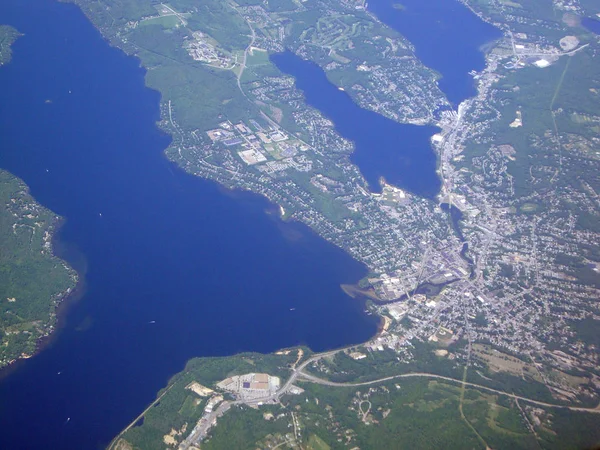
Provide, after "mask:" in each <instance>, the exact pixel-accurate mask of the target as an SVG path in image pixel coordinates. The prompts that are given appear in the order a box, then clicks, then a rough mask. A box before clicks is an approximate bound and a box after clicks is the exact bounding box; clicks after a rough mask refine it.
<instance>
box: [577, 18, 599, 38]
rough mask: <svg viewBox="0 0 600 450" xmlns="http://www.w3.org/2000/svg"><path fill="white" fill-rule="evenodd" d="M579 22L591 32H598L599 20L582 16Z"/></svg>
mask: <svg viewBox="0 0 600 450" xmlns="http://www.w3.org/2000/svg"><path fill="white" fill-rule="evenodd" d="M581 24H582V25H583V26H584V27H586V28H587V29H588V30H590V31H591V32H592V33H596V34H600V20H598V19H593V18H589V17H584V18H583V19H582V21H581Z"/></svg>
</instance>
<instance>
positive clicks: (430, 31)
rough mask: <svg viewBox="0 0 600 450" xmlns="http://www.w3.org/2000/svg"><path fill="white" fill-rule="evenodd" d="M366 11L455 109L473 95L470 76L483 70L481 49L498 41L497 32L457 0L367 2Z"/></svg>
mask: <svg viewBox="0 0 600 450" xmlns="http://www.w3.org/2000/svg"><path fill="white" fill-rule="evenodd" d="M367 9H368V10H369V11H370V12H372V13H374V14H375V15H376V16H377V17H378V18H379V20H381V21H382V22H383V23H385V24H386V25H388V26H390V27H391V28H393V29H395V30H396V31H398V32H399V33H401V34H402V35H404V36H405V37H406V38H407V39H408V40H409V41H410V42H411V43H412V44H413V45H414V46H415V49H416V55H417V57H418V58H419V59H420V60H421V62H423V64H425V65H426V66H427V67H429V68H431V69H433V70H435V71H437V72H438V73H439V74H440V76H441V79H440V80H439V86H440V89H441V90H442V91H443V92H444V93H445V94H446V97H447V98H448V100H450V102H452V103H453V104H454V105H455V106H456V105H458V104H459V103H460V102H462V101H463V100H465V99H467V98H469V97H473V96H474V95H475V94H476V89H475V85H474V83H473V79H472V77H471V76H470V75H469V72H471V71H472V70H475V71H480V70H482V69H483V68H484V67H485V57H484V53H483V48H484V47H485V45H486V44H488V43H490V42H492V41H494V40H497V39H499V38H500V37H501V36H502V33H501V31H500V30H498V29H497V28H495V27H494V26H492V25H490V24H488V23H486V22H484V21H483V20H481V19H480V18H479V17H477V16H476V15H475V14H474V13H473V12H471V11H470V10H469V9H468V8H467V7H466V6H464V5H463V4H462V3H460V2H459V1H457V0H426V1H424V0H369V3H368V7H367Z"/></svg>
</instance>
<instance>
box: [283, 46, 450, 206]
mask: <svg viewBox="0 0 600 450" xmlns="http://www.w3.org/2000/svg"><path fill="white" fill-rule="evenodd" d="M271 59H272V61H273V62H274V63H275V64H276V65H277V67H278V68H279V70H281V71H282V72H285V73H287V74H289V75H292V76H293V77H295V78H296V86H297V87H298V89H301V90H302V91H303V92H304V96H305V99H306V102H307V103H308V104H309V105H311V106H313V107H315V108H316V109H318V110H319V111H321V112H322V113H323V114H324V115H325V116H326V117H328V118H329V119H331V120H332V121H333V123H334V124H335V128H336V130H337V131H338V133H339V134H340V135H341V136H343V137H345V138H346V139H350V140H351V141H353V142H354V144H355V151H354V153H353V154H352V156H351V159H352V161H353V162H354V163H355V164H356V165H357V166H358V167H359V169H360V171H361V172H362V174H363V176H364V177H365V178H366V180H367V182H368V183H369V187H370V189H371V190H373V191H377V192H379V191H380V190H381V189H380V186H379V178H380V177H384V178H385V180H386V181H387V182H388V183H391V184H393V185H395V186H398V187H401V188H405V189H408V190H409V191H411V192H413V193H415V194H417V195H420V196H422V197H428V198H433V197H435V195H436V194H437V193H438V192H439V189H440V180H439V178H438V176H437V173H436V165H437V160H436V156H435V154H434V153H433V150H432V148H431V145H430V139H431V136H432V135H433V134H435V133H436V132H437V131H438V129H437V128H435V127H431V126H416V125H403V124H399V123H397V122H395V121H393V120H391V119H387V118H385V117H383V116H381V115H379V114H377V113H374V112H372V111H368V110H366V109H362V108H360V107H359V106H358V105H357V104H356V103H354V102H353V100H352V99H351V98H350V96H349V95H348V94H347V93H346V92H344V91H340V90H339V89H338V88H337V87H336V86H335V85H334V84H332V83H331V82H330V81H329V80H328V79H327V76H326V75H325V72H324V71H323V70H322V69H321V68H320V67H319V66H318V65H316V64H314V63H312V62H310V61H306V60H303V59H302V58H300V57H299V56H297V55H295V54H294V53H292V52H290V51H286V52H283V53H278V54H275V55H273V56H272V57H271Z"/></svg>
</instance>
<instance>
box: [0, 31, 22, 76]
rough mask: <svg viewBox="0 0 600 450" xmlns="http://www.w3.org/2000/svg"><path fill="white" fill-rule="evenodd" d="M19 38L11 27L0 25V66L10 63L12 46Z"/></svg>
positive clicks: (17, 33)
mask: <svg viewBox="0 0 600 450" xmlns="http://www.w3.org/2000/svg"><path fill="white" fill-rule="evenodd" d="M19 36H20V34H19V32H18V31H17V30H16V29H14V28H13V27H11V26H8V25H0V66H2V65H4V64H7V63H9V62H10V59H11V57H12V49H11V47H12V45H13V43H14V42H15V41H16V40H17V39H18V37H19Z"/></svg>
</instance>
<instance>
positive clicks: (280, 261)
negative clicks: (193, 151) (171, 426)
mask: <svg viewBox="0 0 600 450" xmlns="http://www.w3.org/2000/svg"><path fill="white" fill-rule="evenodd" d="M0 17H1V18H2V22H3V23H6V24H9V25H12V26H14V27H16V28H17V29H18V30H19V31H20V32H21V33H23V34H24V36H22V37H21V38H20V39H19V40H18V41H17V42H16V44H15V46H14V52H13V60H12V62H11V63H10V64H8V65H6V66H4V67H2V68H0V83H1V85H2V89H1V90H0V135H1V136H2V140H1V152H0V167H2V168H5V169H7V170H9V171H10V172H12V173H14V174H15V175H17V176H19V177H21V178H23V179H24V181H25V182H26V183H27V184H28V185H29V186H30V188H31V192H32V194H33V196H34V197H35V198H36V199H37V200H38V201H39V202H40V203H42V204H43V205H44V206H46V207H48V208H50V209H52V210H53V211H55V212H56V213H58V214H60V215H62V216H63V217H64V218H65V219H66V223H65V225H64V227H63V228H62V230H61V232H60V236H59V237H60V240H61V242H62V243H64V245H66V246H68V247H69V248H71V249H76V251H77V253H78V254H80V255H82V258H85V265H86V266H87V273H86V291H85V293H84V295H83V296H82V298H81V299H80V300H79V301H78V302H77V303H75V304H74V305H72V306H71V307H70V308H69V309H68V310H67V311H66V313H65V317H64V321H65V325H64V327H63V328H62V329H61V330H60V331H58V332H57V335H56V337H55V339H54V341H53V342H52V344H51V345H50V346H49V347H48V348H46V349H44V350H43V351H42V352H41V353H40V354H38V355H36V356H35V357H33V358H31V359H29V360H26V361H23V362H21V363H19V364H18V365H17V366H16V367H15V369H14V370H12V371H10V372H9V373H8V374H7V375H6V376H5V377H4V378H2V379H1V381H0V423H1V424H2V433H0V448H2V449H7V450H9V449H24V448H26V449H33V448H51V449H77V450H81V449H93V448H99V447H102V446H105V445H106V444H107V443H108V442H109V441H110V440H111V439H112V438H113V437H114V436H115V435H116V434H117V433H118V432H119V431H120V430H121V429H122V428H123V427H124V426H126V425H127V424H128V423H129V422H130V421H131V420H132V419H133V418H134V417H135V416H136V415H137V414H139V412H140V411H142V410H143V409H144V408H145V406H146V405H148V404H149V403H150V402H151V401H152V400H153V399H154V398H155V395H156V393H157V392H158V390H159V389H161V388H162V387H164V386H165V385H166V383H167V380H168V378H169V377H170V376H172V375H173V374H175V373H176V372H178V371H180V370H181V369H182V368H183V367H184V365H185V362H186V361H187V360H188V359H189V358H192V357H196V356H216V355H230V354H234V353H237V352H241V351H260V352H269V351H273V350H276V349H279V348H282V347H286V346H292V345H296V344H306V345H308V346H310V347H311V348H312V349H314V350H324V349H328V348H333V347H339V346H344V345H349V344H353V343H358V342H363V341H365V340H367V339H369V338H370V337H371V336H372V335H373V334H374V333H375V332H376V329H377V323H376V319H375V318H374V317H372V316H368V315H366V314H364V313H363V309H364V305H362V304H361V303H360V302H358V301H356V300H353V299H351V298H350V297H348V296H346V295H345V294H344V293H343V291H342V290H341V289H340V284H342V283H355V282H356V281H357V280H358V279H360V278H361V277H362V276H364V275H365V274H366V268H365V267H364V266H363V265H361V264H359V263H357V262H356V261H354V260H353V259H351V258H350V257H349V256H348V255H347V254H346V253H344V252H343V251H341V250H340V249H338V248H336V247H334V246H332V245H330V244H328V243H327V242H325V241H324V240H322V239H321V238H319V237H318V236H316V235H315V234H313V233H312V232H311V231H310V230H309V229H308V228H307V227H305V226H303V225H301V224H297V223H291V224H287V223H282V222H281V221H280V220H279V219H276V218H275V216H274V215H272V214H271V215H269V214H265V210H271V209H273V205H271V204H269V203H268V202H267V201H265V200H264V199H263V198H261V197H258V196H255V195H251V194H246V193H230V194H226V193H224V192H223V190H222V189H221V188H219V187H218V186H217V185H216V184H214V183H212V182H208V181H205V180H202V179H200V178H197V177H193V176H191V175H187V174H185V173H184V172H182V171H181V170H179V169H178V168H177V167H175V166H174V165H173V164H171V163H170V162H169V161H167V160H166V159H165V158H164V156H163V150H164V148H165V147H166V146H167V145H168V144H169V137H168V136H165V135H164V134H162V133H161V132H160V131H159V130H158V129H157V128H156V126H155V121H156V120H158V118H159V94H158V93H157V92H154V91H151V90H149V89H147V88H146V87H145V86H144V70H143V69H141V68H140V67H139V62H138V61H137V60H136V59H134V58H130V57H127V56H126V55H124V54H123V53H122V52H121V51H119V50H117V49H114V48H111V47H110V46H109V45H108V44H107V43H106V42H105V41H104V40H103V39H102V37H101V36H100V34H99V33H98V31H97V30H96V29H95V28H94V27H93V26H92V25H91V24H90V23H89V22H88V20H87V19H86V18H85V16H84V15H83V14H82V13H81V11H80V10H79V9H78V8H77V7H75V6H73V5H70V4H65V3H59V2H56V1H54V0H4V1H2V2H0ZM292 309H294V310H292ZM68 419H69V420H68Z"/></svg>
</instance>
